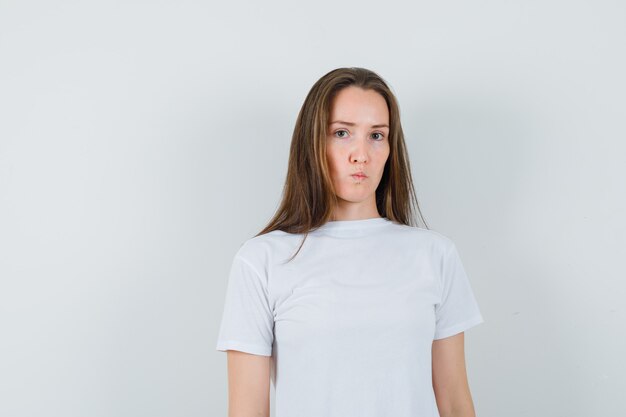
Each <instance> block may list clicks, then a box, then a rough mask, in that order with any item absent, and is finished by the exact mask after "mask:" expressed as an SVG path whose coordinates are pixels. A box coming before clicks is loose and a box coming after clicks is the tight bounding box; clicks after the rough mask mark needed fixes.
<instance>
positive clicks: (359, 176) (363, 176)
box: [352, 174, 367, 180]
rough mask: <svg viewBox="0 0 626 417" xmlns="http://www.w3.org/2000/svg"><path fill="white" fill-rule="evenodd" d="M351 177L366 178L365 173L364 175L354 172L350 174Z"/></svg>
mask: <svg viewBox="0 0 626 417" xmlns="http://www.w3.org/2000/svg"><path fill="white" fill-rule="evenodd" d="M352 178H356V179H357V180H362V179H365V178H367V175H365V174H354V175H352Z"/></svg>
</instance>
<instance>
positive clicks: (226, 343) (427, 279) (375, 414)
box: [217, 218, 483, 417]
mask: <svg viewBox="0 0 626 417" xmlns="http://www.w3.org/2000/svg"><path fill="white" fill-rule="evenodd" d="M301 240H302V235H298V234H289V233H286V232H283V231H277V230H276V231H272V232H270V233H267V234H264V235H260V236H256V237H253V238H251V239H249V240H247V241H246V242H244V243H243V244H242V245H241V247H240V249H239V250H238V251H237V253H236V255H235V256H234V259H233V263H232V266H231V270H230V276H229V280H228V287H227V292H226V301H225V305H224V312H223V316H222V321H221V326H220V330H219V336H218V341H217V350H220V351H226V350H228V349H232V350H239V351H242V352H248V353H253V354H257V355H266V356H270V355H271V356H272V360H271V382H272V384H273V386H274V391H275V400H274V407H275V409H274V412H275V414H274V415H275V417H357V416H358V417H369V416H372V417H382V416H390V417H417V416H419V417H436V416H439V413H438V410H437V404H436V401H435V396H434V391H433V386H432V368H431V360H432V358H431V347H432V342H433V340H434V339H441V338H444V337H448V336H452V335H455V334H457V333H460V332H462V331H464V330H467V329H469V328H470V327H473V326H475V325H477V324H479V323H482V322H483V317H482V315H481V313H480V310H479V308H478V305H477V302H476V300H475V298H474V295H473V292H472V289H471V287H470V283H469V280H468V277H467V275H466V273H465V271H464V269H463V265H462V263H461V260H460V258H459V254H458V252H457V249H456V246H455V244H454V243H453V242H452V240H450V239H449V238H448V237H446V236H444V235H442V234H440V233H438V232H435V231H432V230H428V229H422V228H418V227H412V226H407V225H402V224H399V223H396V222H393V221H391V220H389V219H387V218H371V219H365V220H341V221H331V222H328V223H326V224H324V225H323V226H321V227H320V228H319V229H317V230H315V231H312V232H310V233H309V236H308V237H307V239H306V241H305V243H304V245H303V247H302V249H301V250H300V253H298V255H297V256H296V257H295V258H294V259H293V260H292V261H290V262H288V263H285V262H284V261H286V260H287V259H288V258H289V257H290V256H291V255H292V254H293V253H294V252H295V251H296V250H297V248H298V245H299V244H300V242H301Z"/></svg>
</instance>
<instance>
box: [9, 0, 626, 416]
mask: <svg viewBox="0 0 626 417" xmlns="http://www.w3.org/2000/svg"><path fill="white" fill-rule="evenodd" d="M625 16H626V6H625V5H624V3H623V2H621V1H607V0H594V1H591V0H588V1H565V0H560V1H556V0H541V1H537V0H532V1H528V0H526V1H510V2H502V1H471V2H470V1H458V0H456V1H448V2H393V1H392V2H385V3H383V2H380V1H379V2H371V1H343V2H341V1H340V2H327V1H316V2H307V3H301V2H293V1H283V2H256V1H248V2H228V3H227V2H220V3H217V2H206V1H205V2H201V1H184V0H183V1H181V0H177V1H173V0H168V1H166V0H164V1H159V2H147V1H144V2H137V1H123V2H116V1H99V2H92V1H82V2H81V1H69V0H59V1H55V2H46V1H6V0H2V1H1V2H0V415H2V416H7V417H26V416H33V417H34V416H48V417H52V416H59V417H61V416H62V417H84V416H90V417H100V416H115V417H139V416H146V417H148V416H149V417H160V416H168V417H169V416H177V417H179V416H190V417H191V416H198V417H200V416H225V415H226V407H227V381H226V376H227V374H226V354H225V353H223V352H218V351H216V350H215V343H216V338H217V332H218V326H219V320H220V319H221V314H222V308H223V301H224V294H225V288H226V281H227V273H228V268H229V266H230V262H231V259H232V256H233V254H234V253H235V251H236V250H237V249H238V248H239V246H240V244H241V243H242V242H243V241H245V240H246V239H248V238H250V237H251V236H253V235H254V234H256V233H257V232H258V231H259V230H260V229H261V228H262V226H264V225H265V222H266V221H267V220H269V218H270V216H271V215H272V214H273V212H274V210H275V209H276V208H277V205H278V201H279V198H280V195H281V191H282V186H283V181H284V176H285V172H286V167H287V158H288V150H289V144H290V140H291V133H292V129H293V124H294V122H295V119H296V116H297V113H298V110H299V109H300V106H301V104H302V101H303V100H304V97H305V96H306V93H307V92H308V90H309V89H310V87H311V86H312V85H313V83H314V82H315V81H316V80H317V79H318V78H319V77H321V76H322V75H324V74H325V73H326V72H328V71H330V70H331V69H334V68H337V67H342V66H362V67H366V68H369V69H372V70H374V71H376V72H378V73H379V74H380V75H381V76H383V78H384V79H385V80H387V81H388V82H389V84H390V85H391V87H392V89H393V91H394V92H395V93H396V95H397V97H398V100H399V103H400V109H401V116H402V122H403V126H404V131H405V134H406V141H407V146H408V148H409V152H410V157H411V160H410V161H411V167H412V171H413V175H414V178H415V182H416V188H417V193H418V199H419V201H420V205H421V207H422V209H423V211H424V214H425V216H426V219H427V221H428V222H429V225H430V226H431V228H432V229H434V230H437V231H439V232H441V233H443V234H445V235H447V236H449V237H450V238H452V239H453V240H454V241H455V242H456V244H457V246H458V248H459V252H460V254H461V256H462V259H463V261H464V264H465V267H466V270H467V272H468V274H469V276H470V279H471V282H472V285H473V288H474V291H475V294H476V297H477V300H478V301H479V304H480V306H481V310H482V312H483V314H484V317H485V323H484V324H482V325H480V326H478V327H476V328H475V329H472V330H470V331H468V332H467V334H466V352H467V362H468V372H469V378H470V386H471V390H472V394H473V397H474V402H475V406H476V411H477V414H478V415H479V416H482V417H499V416H505V415H506V416H508V417H522V416H533V417H535V416H550V417H555V416H567V417H589V416H602V415H611V416H617V415H626V405H625V404H626V403H624V400H623V392H624V389H626V361H625V360H624V356H623V355H624V352H626V338H625V333H624V328H625V322H626V320H625V319H626V314H625V309H624V300H625V299H626V284H625V279H626V267H625V266H624V260H625V259H626V238H625V234H626V220H625V219H624V214H625V213H626V190H625V186H624V179H625V178H626V163H625V159H626V158H625V155H626V145H625V142H624V141H625V140H626V135H625V133H626V127H625V125H624V116H625V114H626V111H625V110H626V108H625V104H624V97H625V96H626V82H625V81H624V74H626V57H625V54H626V44H625V40H626V30H625V26H624V17H625ZM286 417H292V416H286ZM320 417H321V416H320Z"/></svg>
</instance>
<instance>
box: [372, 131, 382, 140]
mask: <svg viewBox="0 0 626 417" xmlns="http://www.w3.org/2000/svg"><path fill="white" fill-rule="evenodd" d="M372 135H378V138H374V139H377V140H383V134H382V133H378V132H377V133H372Z"/></svg>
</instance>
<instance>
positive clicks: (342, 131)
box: [335, 130, 348, 138]
mask: <svg viewBox="0 0 626 417" xmlns="http://www.w3.org/2000/svg"><path fill="white" fill-rule="evenodd" d="M340 133H348V132H346V131H345V130H338V131H336V132H335V135H337V136H338V137H340V138H344V137H345V136H341V135H339V134H340Z"/></svg>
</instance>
